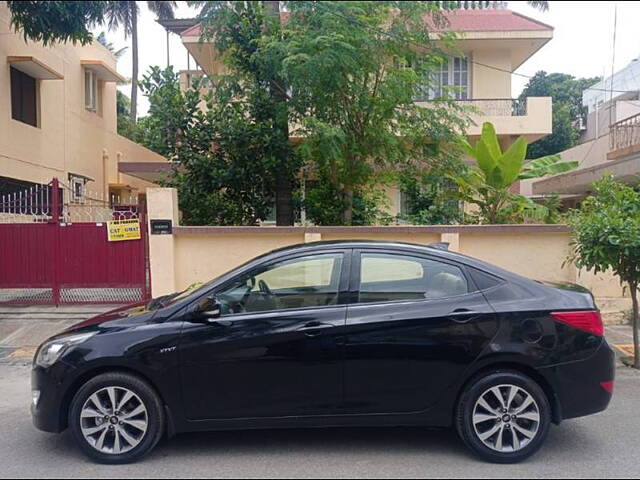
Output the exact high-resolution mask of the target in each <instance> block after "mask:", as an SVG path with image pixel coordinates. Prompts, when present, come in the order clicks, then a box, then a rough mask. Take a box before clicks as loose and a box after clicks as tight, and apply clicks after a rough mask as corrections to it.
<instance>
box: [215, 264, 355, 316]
mask: <svg viewBox="0 0 640 480" xmlns="http://www.w3.org/2000/svg"><path fill="white" fill-rule="evenodd" d="M342 257H343V255H342V254H341V253H335V254H334V253H332V254H325V255H313V256H307V257H298V258H294V259H291V260H284V261H282V262H278V263H275V264H272V265H269V266H267V267H263V268H260V269H257V270H254V271H252V272H250V273H249V274H246V275H243V276H242V277H240V278H238V279H237V280H236V281H234V282H233V283H232V284H231V285H230V286H228V287H227V288H225V289H224V290H222V291H220V292H218V293H217V298H218V301H219V302H220V303H221V305H222V313H223V315H225V314H226V315H229V314H233V313H245V312H266V311H271V310H283V309H287V308H304V307H321V306H327V305H335V304H336V303H337V302H338V289H339V283H340V271H341V268H342Z"/></svg>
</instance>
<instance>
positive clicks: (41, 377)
mask: <svg viewBox="0 0 640 480" xmlns="http://www.w3.org/2000/svg"><path fill="white" fill-rule="evenodd" d="M212 261H215V260H212ZM613 380H614V354H613V351H612V350H611V348H610V347H609V346H608V345H607V342H606V341H605V339H604V336H603V326H602V321H601V319H600V314H599V312H598V310H597V308H596V306H595V304H594V300H593V297H592V295H591V294H590V293H589V292H588V291H587V290H584V289H582V288H580V287H577V286H561V285H546V284H542V283H539V282H536V281H532V280H528V279H526V278H523V277H520V276H518V275H515V274H513V273H510V272H507V271H505V270H502V269H500V268H497V267H494V266H491V265H488V264H486V263H483V262H480V261H478V260H474V259H472V258H469V257H466V256H463V255H459V254H456V253H452V252H448V251H446V250H445V249H443V248H442V246H440V245H434V246H424V245H411V244H402V243H380V242H372V241H345V242H319V243H312V244H305V245H299V246H294V247H289V248H285V249H281V250H277V251H273V252H270V253H268V254H266V255H263V256H261V257H259V258H257V259H255V260H253V261H250V262H248V263H246V264H244V265H242V266H240V267H238V268H237V269H235V270H233V271H231V272H229V273H227V274H225V275H223V276H221V277H219V278H217V279H215V280H213V281H211V282H209V283H207V284H205V285H203V286H201V287H199V288H198V289H195V290H190V291H186V292H182V293H178V294H173V295H167V296H164V297H161V298H158V299H155V300H153V301H152V302H151V303H149V304H147V305H138V306H134V307H127V308H123V309H120V310H115V311H113V312H110V313H107V314H104V315H102V316H99V317H96V318H94V319H90V320H88V321H86V322H84V323H81V324H79V325H76V326H74V327H72V328H71V329H69V330H67V331H65V332H64V333H62V334H60V335H57V336H55V337H52V338H51V339H49V340H47V341H46V342H44V343H43V344H42V345H41V346H40V348H39V349H38V352H37V353H36V356H35V358H34V364H33V372H32V394H33V398H32V400H33V401H32V405H31V409H32V415H33V420H34V423H35V425H36V426H37V427H38V428H39V429H41V430H44V431H47V432H61V431H63V430H64V429H66V428H67V427H69V428H71V430H72V432H73V435H74V437H75V438H76V440H77V442H78V444H79V446H80V448H81V449H82V450H83V451H84V452H85V453H86V454H87V455H89V456H90V457H91V458H93V459H94V460H96V461H99V462H103V463H125V462H131V461H134V460H137V459H139V458H140V457H142V456H143V455H144V454H146V453H148V452H149V451H150V450H151V449H152V448H153V447H154V446H155V445H156V444H157V443H158V441H159V440H160V439H161V438H162V437H163V435H167V436H171V435H174V434H175V433H179V432H188V431H202V430H228V429H258V428H279V427H287V428H288V427H336V426H385V425H388V426H392V425H393V426H399V425H422V426H429V427H454V428H455V429H457V431H458V433H459V435H460V437H461V439H462V440H463V441H464V443H465V444H466V445H467V446H468V447H469V448H470V449H471V450H472V451H474V452H475V453H476V454H478V455H479V456H480V457H482V458H484V459H486V460H489V461H493V462H501V463H507V462H517V461H520V460H522V459H524V458H526V457H528V456H530V455H531V454H533V453H534V452H535V451H536V450H538V449H539V448H540V446H541V445H542V443H543V441H544V439H545V437H546V435H547V432H548V430H549V427H550V424H551V423H552V422H553V423H556V424H559V423H560V422H561V421H562V420H565V419H568V418H574V417H579V416H583V415H589V414H592V413H596V412H599V411H601V410H604V409H605V408H606V407H607V405H608V404H609V401H610V400H611V395H612V390H613Z"/></svg>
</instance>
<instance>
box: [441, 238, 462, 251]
mask: <svg viewBox="0 0 640 480" xmlns="http://www.w3.org/2000/svg"><path fill="white" fill-rule="evenodd" d="M440 241H441V242H446V243H448V244H449V250H450V251H451V252H459V251H460V234H459V233H441V234H440Z"/></svg>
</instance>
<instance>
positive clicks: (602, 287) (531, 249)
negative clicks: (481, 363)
mask: <svg viewBox="0 0 640 480" xmlns="http://www.w3.org/2000/svg"><path fill="white" fill-rule="evenodd" d="M263 228H269V227H263ZM388 228H389V232H388V233H379V234H378V233H368V234H363V233H360V234H349V233H346V232H345V233H333V234H321V239H322V240H323V241H325V240H358V239H367V240H379V241H397V242H408V243H418V244H423V245H428V244H431V243H435V242H439V241H448V242H450V243H451V244H452V247H455V243H456V242H459V251H460V252H461V253H463V254H465V255H469V256H472V257H475V258H478V259H480V260H484V261H487V262H489V263H493V264H495V265H498V266H500V267H502V268H505V269H507V270H510V271H512V272H515V273H518V274H520V275H524V276H526V277H529V278H533V279H539V280H547V281H552V282H571V283H579V284H581V285H584V286H586V287H587V288H589V289H590V290H591V291H592V292H593V293H594V295H595V296H597V297H616V298H617V297H622V296H623V293H622V288H621V287H620V284H619V282H618V281H617V279H616V278H615V277H613V276H612V275H608V274H604V275H597V276H596V275H593V274H590V273H588V272H580V274H579V275H578V272H577V271H576V268H575V267H574V266H573V265H567V266H564V267H563V266H562V264H563V263H564V260H565V258H566V256H567V254H568V252H569V234H568V233H532V234H531V233H526V234H518V233H491V234H475V233H471V234H467V233H461V234H446V233H445V234H437V233H436V234H432V233H427V234H420V233H395V232H393V228H394V227H388ZM300 230H301V231H300V233H299V234H291V233H285V234H278V233H269V234H265V233H259V232H255V233H243V234H233V233H220V234H213V233H212V234H201V235H194V234H191V233H188V234H177V235H173V237H175V280H174V282H175V283H171V287H166V288H160V289H159V290H158V287H157V286H156V289H154V290H153V295H154V296H156V295H161V294H164V293H168V292H169V291H173V290H181V289H184V288H186V287H188V286H189V285H191V284H192V283H195V282H206V281H208V280H211V279H212V278H215V277H217V276H218V275H221V274H223V273H226V272H227V271H229V270H231V269H232V268H234V267H236V266H238V265H241V264H242V263H244V262H246V261H248V260H251V259H252V258H254V257H256V256H258V255H261V254H263V253H266V252H268V251H270V250H273V249H276V248H280V247H284V246H287V245H295V244H298V243H304V234H303V232H302V230H303V229H300ZM452 237H453V238H452ZM156 240H157V239H155V238H154V237H153V236H152V237H151V242H152V243H153V242H154V241H156ZM159 240H163V239H162V238H160V239H159ZM454 249H455V248H452V250H454ZM161 263H162V267H160V268H161V271H162V272H163V273H166V272H167V269H166V255H163V259H162V262H161ZM154 275H155V274H154V272H153V271H152V278H154ZM156 283H157V279H154V283H153V284H154V285H156Z"/></svg>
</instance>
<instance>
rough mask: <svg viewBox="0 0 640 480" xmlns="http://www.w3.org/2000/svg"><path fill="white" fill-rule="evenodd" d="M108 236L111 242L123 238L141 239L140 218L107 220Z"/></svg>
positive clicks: (119, 240)
mask: <svg viewBox="0 0 640 480" xmlns="http://www.w3.org/2000/svg"><path fill="white" fill-rule="evenodd" d="M107 238H108V240H109V241H110V242H121V241H123V240H139V239H140V238H141V236H140V220H139V219H137V218H136V219H132V220H112V221H110V222H107Z"/></svg>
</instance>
